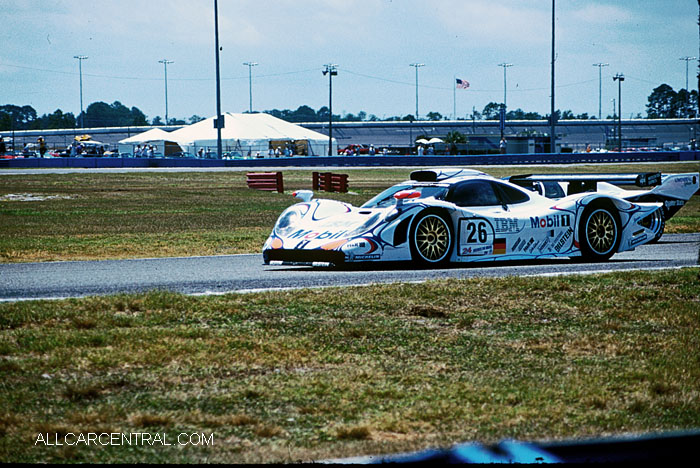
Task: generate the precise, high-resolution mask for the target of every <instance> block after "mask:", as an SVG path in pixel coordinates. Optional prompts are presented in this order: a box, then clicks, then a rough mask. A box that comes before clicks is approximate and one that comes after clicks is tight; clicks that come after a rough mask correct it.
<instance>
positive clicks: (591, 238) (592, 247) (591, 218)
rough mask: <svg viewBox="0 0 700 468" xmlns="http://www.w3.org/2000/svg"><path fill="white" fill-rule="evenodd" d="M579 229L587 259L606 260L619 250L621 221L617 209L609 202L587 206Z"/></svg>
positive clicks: (582, 251)
mask: <svg viewBox="0 0 700 468" xmlns="http://www.w3.org/2000/svg"><path fill="white" fill-rule="evenodd" d="M579 229H580V231H579V239H580V245H581V253H582V254H583V257H584V258H586V259H587V260H590V261H594V262H600V261H604V260H607V259H609V258H610V257H612V256H613V254H614V253H615V252H616V251H617V247H618V245H619V244H620V221H619V219H618V216H617V213H616V211H615V210H614V209H613V208H611V207H609V206H608V205H607V204H595V205H593V206H589V207H587V208H586V210H585V211H584V212H583V218H582V220H581V224H580V228H579Z"/></svg>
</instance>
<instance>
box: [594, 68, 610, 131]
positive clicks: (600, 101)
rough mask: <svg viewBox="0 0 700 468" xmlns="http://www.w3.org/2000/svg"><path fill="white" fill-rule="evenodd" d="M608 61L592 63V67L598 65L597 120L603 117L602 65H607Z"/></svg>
mask: <svg viewBox="0 0 700 468" xmlns="http://www.w3.org/2000/svg"><path fill="white" fill-rule="evenodd" d="M608 65H610V64H609V63H594V64H593V66H594V67H598V120H600V119H602V118H603V72H602V70H603V67H607V66H608Z"/></svg>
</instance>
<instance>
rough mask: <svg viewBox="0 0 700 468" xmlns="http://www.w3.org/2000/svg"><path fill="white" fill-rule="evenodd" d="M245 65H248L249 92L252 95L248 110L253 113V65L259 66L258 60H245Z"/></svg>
mask: <svg viewBox="0 0 700 468" xmlns="http://www.w3.org/2000/svg"><path fill="white" fill-rule="evenodd" d="M243 65H246V66H247V67H248V92H249V96H250V104H249V105H248V112H249V113H251V114H252V113H253V72H252V69H253V67H255V66H257V65H258V63H257V62H243Z"/></svg>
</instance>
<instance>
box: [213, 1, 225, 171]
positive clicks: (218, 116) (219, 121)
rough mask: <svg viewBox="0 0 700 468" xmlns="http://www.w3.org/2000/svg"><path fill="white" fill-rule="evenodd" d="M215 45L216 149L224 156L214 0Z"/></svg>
mask: <svg viewBox="0 0 700 468" xmlns="http://www.w3.org/2000/svg"><path fill="white" fill-rule="evenodd" d="M214 46H215V47H216V120H215V124H214V125H215V126H216V151H217V157H218V158H219V159H221V157H222V156H223V152H224V151H223V146H222V144H221V129H222V128H224V117H223V116H222V115H221V78H220V75H219V3H218V1H217V0H214Z"/></svg>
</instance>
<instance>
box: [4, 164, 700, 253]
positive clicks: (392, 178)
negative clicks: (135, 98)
mask: <svg viewBox="0 0 700 468" xmlns="http://www.w3.org/2000/svg"><path fill="white" fill-rule="evenodd" d="M481 169H482V170H484V171H486V172H489V173H491V174H492V175H494V176H497V177H501V176H505V175H512V174H514V173H522V172H562V171H566V172H620V171H622V172H632V171H636V170H641V171H649V170H655V169H654V168H653V166H649V165H639V166H580V167H575V168H572V167H565V168H559V167H547V168H531V167H528V168H500V167H488V168H481ZM333 170H334V171H335V172H343V173H347V174H349V182H350V190H351V193H349V194H325V193H323V194H318V196H321V197H327V198H335V199H339V200H343V201H347V202H349V203H353V204H356V205H357V204H361V203H363V202H364V201H366V200H367V199H369V198H370V197H372V196H373V195H375V194H377V193H379V192H380V191H381V190H383V189H385V188H386V187H388V186H390V185H392V184H394V183H396V182H400V181H402V180H406V179H407V178H408V174H409V173H410V171H411V169H350V170H345V169H333ZM662 170H663V171H665V172H688V171H694V172H696V171H700V164H697V163H683V164H680V163H679V164H669V165H663V168H662ZM284 180H285V187H286V188H287V190H288V191H287V193H285V194H278V193H269V192H260V191H255V190H249V189H247V188H246V185H245V173H244V172H223V173H222V172H205V173H131V174H36V175H13V176H2V177H0V262H5V263H7V262H26V261H52V260H86V259H114V258H134V257H168V256H189V255H217V254H235V253H251V252H259V251H260V249H261V247H262V244H263V242H264V241H265V239H266V238H267V236H268V234H269V232H270V230H271V229H272V226H273V225H274V222H275V220H276V219H277V217H278V216H279V214H280V213H281V212H282V211H283V210H284V209H285V208H286V207H287V206H289V205H291V204H292V203H294V199H293V198H292V197H291V196H290V192H291V191H292V190H294V189H299V188H310V185H311V171H298V170H292V171H286V170H285V171H284ZM9 194H33V195H36V196H45V197H56V198H47V199H45V200H43V201H16V200H10V199H8V198H7V195H9ZM698 231H700V197H694V198H693V199H692V200H691V202H690V203H689V204H688V205H687V206H685V207H684V208H683V209H682V211H681V212H680V213H679V214H678V215H677V216H676V217H674V218H673V219H671V220H670V221H669V222H668V224H667V232H670V233H674V232H698Z"/></svg>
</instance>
